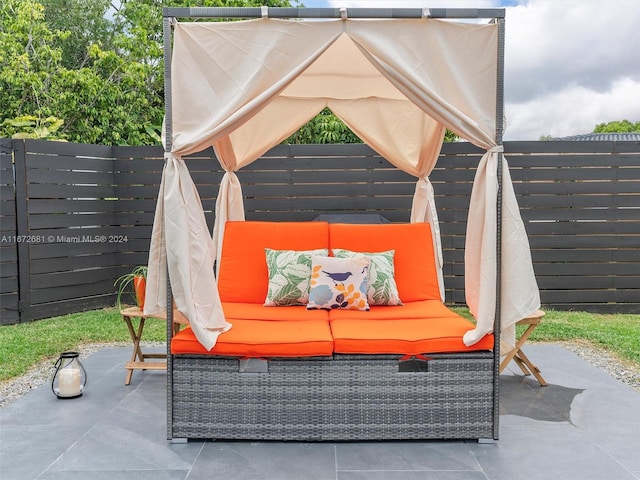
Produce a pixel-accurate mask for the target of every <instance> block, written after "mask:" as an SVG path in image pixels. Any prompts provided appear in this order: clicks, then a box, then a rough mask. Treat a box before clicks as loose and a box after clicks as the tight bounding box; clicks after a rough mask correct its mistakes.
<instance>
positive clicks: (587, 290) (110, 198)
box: [0, 139, 640, 324]
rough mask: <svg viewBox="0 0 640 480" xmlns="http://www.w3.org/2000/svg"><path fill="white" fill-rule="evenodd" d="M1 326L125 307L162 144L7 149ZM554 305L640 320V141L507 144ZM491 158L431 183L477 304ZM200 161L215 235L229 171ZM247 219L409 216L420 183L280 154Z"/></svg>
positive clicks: (245, 176)
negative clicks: (478, 221)
mask: <svg viewBox="0 0 640 480" xmlns="http://www.w3.org/2000/svg"><path fill="white" fill-rule="evenodd" d="M0 142H1V143H0V175H1V177H0V187H1V192H0V193H1V195H0V215H1V217H0V220H1V225H0V237H1V238H0V240H1V243H0V270H1V271H0V284H1V291H0V316H1V320H0V323H2V324H10V323H17V322H26V321H30V320H33V319H37V318H45V317H50V316H54V315H59V314H64V313H68V312H75V311H81V310H85V309H92V308H100V307H105V306H111V305H113V304H114V298H115V295H114V287H113V282H114V280H115V279H116V278H117V277H118V276H119V275H121V274H123V273H126V272H128V271H129V270H130V269H131V268H132V267H133V266H135V265H139V264H146V262H147V255H148V250H149V240H150V237H151V226H152V223H153V217H154V210H155V204H156V198H157V195H158V189H159V183H160V177H161V172H162V167H163V152H162V150H161V149H160V148H159V147H106V146H96V145H78V144H70V143H59V142H45V141H37V140H27V141H23V140H6V139H4V140H0ZM505 151H506V156H507V159H508V160H509V164H510V168H511V176H512V178H513V181H514V187H515V190H516V194H517V196H518V201H519V203H520V207H521V211H522V216H523V220H524V222H525V226H526V229H527V232H528V234H529V239H530V244H531V248H532V256H533V260H534V268H535V271H536V275H537V279H538V283H539V286H540V290H541V296H542V302H543V304H544V305H545V307H547V308H549V307H550V308H556V309H565V310H566V309H576V310H587V311H599V312H626V313H640V145H639V144H638V143H637V142H507V143H506V144H505ZM481 154H482V151H481V150H479V149H478V148H476V147H473V146H472V145H469V144H467V143H454V144H445V145H444V147H443V149H442V153H441V157H440V159H439V161H438V165H437V167H436V169H435V170H434V172H433V174H432V176H431V180H432V182H433V184H434V188H435V191H436V201H437V207H438V214H439V217H440V223H441V230H442V242H443V248H444V259H445V272H444V273H445V284H446V299H447V302H448V303H450V304H460V305H463V304H464V264H463V258H464V236H465V228H466V220H467V212H468V203H469V195H470V191H471V184H472V181H473V176H474V174H475V168H476V166H477V164H478V161H479V159H480V157H481ZM212 157H213V152H212V151H207V152H203V153H200V154H197V155H193V156H190V157H189V158H188V159H187V163H188V165H189V169H190V171H191V172H192V176H193V179H194V181H195V183H196V184H197V186H198V189H199V191H200V195H201V197H202V202H203V205H204V208H205V212H206V216H207V220H208V222H209V226H210V227H211V226H212V225H213V215H214V213H213V212H214V209H215V198H216V195H217V191H218V186H219V182H220V179H221V178H222V174H223V172H222V171H221V170H220V169H219V167H218V163H217V161H215V160H214V161H212ZM238 177H239V178H240V181H241V182H242V184H243V191H244V195H245V206H246V209H247V215H246V216H247V219H249V220H291V221H304V220H313V219H314V218H315V217H316V216H318V215H320V214H323V213H334V214H335V213H378V214H381V215H382V216H384V217H386V218H387V219H389V220H390V221H392V222H406V221H408V220H409V214H410V208H411V200H412V195H413V192H414V189H415V178H413V177H411V176H409V175H407V174H404V173H402V172H401V171H399V170H397V169H396V168H394V167H393V166H391V165H390V164H389V163H388V162H387V161H386V160H384V159H383V158H381V157H380V156H378V155H377V154H375V153H374V152H373V151H372V150H371V149H370V148H368V147H367V146H365V145H291V146H278V147H276V148H274V149H273V150H271V151H270V152H268V153H267V154H266V155H265V156H264V158H262V159H260V160H259V161H256V162H254V163H253V164H251V165H249V166H248V167H245V168H243V169H242V170H241V171H240V172H238Z"/></svg>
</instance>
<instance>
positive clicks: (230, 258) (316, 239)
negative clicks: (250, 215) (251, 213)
mask: <svg viewBox="0 0 640 480" xmlns="http://www.w3.org/2000/svg"><path fill="white" fill-rule="evenodd" d="M328 244H329V224H328V223H326V222H227V223H226V224H225V232H224V240H223V243H222V252H221V258H220V275H219V276H218V291H219V292H220V298H221V300H222V301H223V302H248V303H259V304H261V305H262V304H263V303H264V301H265V298H266V296H267V289H268V287H269V270H268V268H267V261H266V254H265V250H264V249H265V248H271V249H273V250H315V249H317V248H327V247H328Z"/></svg>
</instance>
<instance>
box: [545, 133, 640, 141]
mask: <svg viewBox="0 0 640 480" xmlns="http://www.w3.org/2000/svg"><path fill="white" fill-rule="evenodd" d="M554 140H565V141H571V142H585V141H593V142H640V133H585V134H583V135H570V136H568V137H559V138H554Z"/></svg>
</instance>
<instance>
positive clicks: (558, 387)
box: [0, 344, 640, 480]
mask: <svg viewBox="0 0 640 480" xmlns="http://www.w3.org/2000/svg"><path fill="white" fill-rule="evenodd" d="M525 350H526V352H527V354H528V356H529V357H530V358H531V359H532V360H533V361H534V363H536V364H538V366H539V367H540V368H541V369H542V373H543V375H544V377H545V378H546V380H547V381H548V382H549V386H548V387H546V388H543V387H540V386H539V385H538V384H537V382H536V381H535V379H534V380H530V379H529V378H525V377H522V376H521V375H520V374H519V370H518V369H517V367H516V366H515V365H514V364H512V367H513V370H511V371H509V369H507V371H505V375H503V376H502V377H501V415H500V440H499V441H498V442H495V443H493V444H488V445H485V444H478V443H476V442H463V441H449V442H440V441H437V442H435V441H428V442H414V441H412V442H347V443H297V442H287V443H281V442H249V441H247V442H211V441H190V442H189V443H187V444H172V443H170V442H168V441H167V440H166V425H165V401H166V400H165V396H166V395H165V373H164V372H163V371H142V372H141V371H137V372H135V373H134V375H133V380H132V382H131V385H129V386H128V387H127V386H125V385H124V378H125V370H124V368H123V366H124V363H125V362H126V360H127V359H128V357H129V355H130V349H129V348H124V347H110V348H105V349H103V350H101V351H99V352H97V353H95V354H93V355H91V356H90V357H88V358H85V359H82V360H83V363H84V365H85V367H86V369H87V371H88V376H89V384H88V385H87V389H86V392H85V394H84V396H82V397H81V398H78V399H75V400H66V401H62V400H58V399H56V398H55V397H54V396H53V395H52V393H51V390H50V388H49V387H48V386H47V385H45V386H42V387H39V388H37V389H34V390H33V391H32V392H30V393H29V394H27V395H25V396H24V397H22V398H21V399H19V400H17V401H16V402H15V403H13V404H12V405H10V406H9V407H7V408H4V409H2V410H0V479H2V480H22V479H39V480H53V479H55V480H62V479H64V480H79V479H83V480H84V479H90V480H101V479H109V480H129V479H136V480H138V479H141V480H146V479H153V480H163V479H188V480H199V479H220V480H235V479H238V480H253V479H255V480H258V479H260V480H265V479H266V480H289V479H291V480H307V479H309V480H311V479H317V480H359V479H367V480H418V479H421V480H467V479H468V480H487V479H490V480H502V479H504V480H518V479H523V480H547V479H548V480H574V479H575V480H590V479H593V480H627V479H635V480H638V479H640V392H637V391H635V390H633V389H631V388H630V387H628V386H626V385H624V384H623V383H621V382H618V381H617V380H615V379H613V378H611V377H610V376H608V375H607V374H605V373H604V372H602V371H601V370H598V369H597V368H595V367H594V366H592V365H591V364H589V363H587V362H586V361H585V360H582V359H581V358H579V357H578V356H576V355H575V354H573V353H571V352H569V351H567V350H566V349H565V348H563V347H561V346H559V345H551V344H533V345H528V346H527V347H526V348H525Z"/></svg>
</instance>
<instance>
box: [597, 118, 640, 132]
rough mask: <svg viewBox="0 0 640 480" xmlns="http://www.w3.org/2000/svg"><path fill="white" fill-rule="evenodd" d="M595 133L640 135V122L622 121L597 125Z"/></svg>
mask: <svg viewBox="0 0 640 480" xmlns="http://www.w3.org/2000/svg"><path fill="white" fill-rule="evenodd" d="M593 133H640V122H636V123H633V122H630V121H629V120H620V121H615V122H608V123H600V124H598V125H596V128H595V129H594V130H593Z"/></svg>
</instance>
